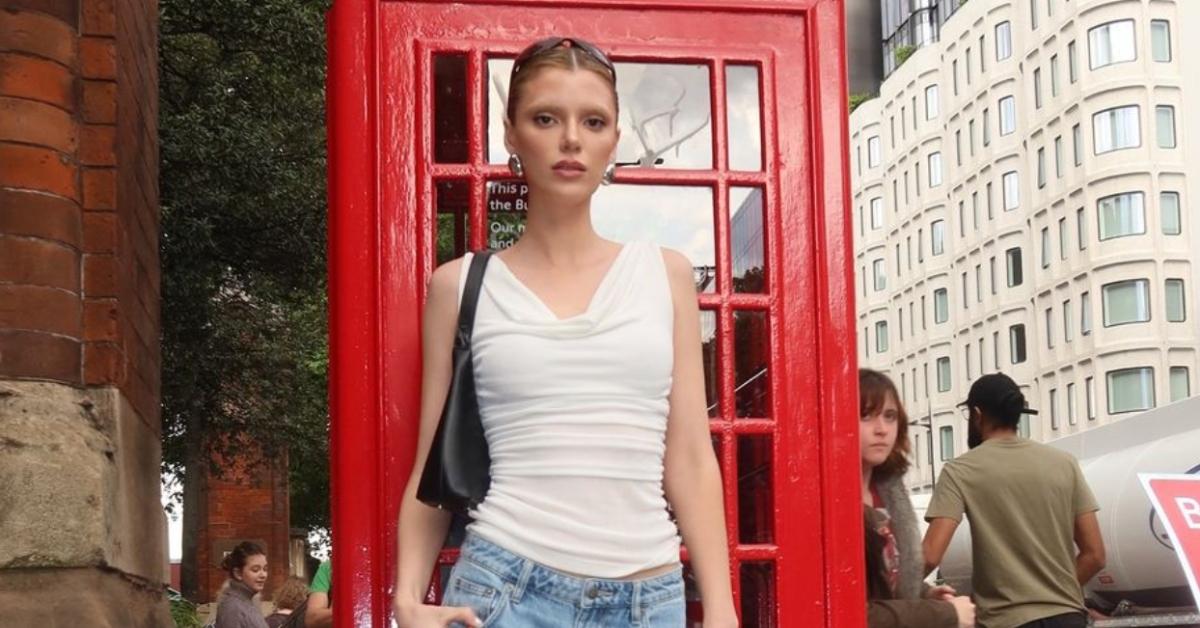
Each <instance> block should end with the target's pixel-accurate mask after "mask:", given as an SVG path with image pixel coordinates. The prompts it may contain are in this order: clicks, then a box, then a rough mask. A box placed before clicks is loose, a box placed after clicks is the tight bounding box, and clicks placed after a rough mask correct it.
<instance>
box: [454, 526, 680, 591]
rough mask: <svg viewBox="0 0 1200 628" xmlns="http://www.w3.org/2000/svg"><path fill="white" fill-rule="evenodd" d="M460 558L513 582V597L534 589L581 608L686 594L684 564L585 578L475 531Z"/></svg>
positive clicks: (468, 536) (465, 544) (467, 540)
mask: <svg viewBox="0 0 1200 628" xmlns="http://www.w3.org/2000/svg"><path fill="white" fill-rule="evenodd" d="M460 560H466V561H468V562H470V563H472V564H474V565H476V566H478V567H480V568H482V569H486V570H488V571H490V572H492V573H493V574H495V575H496V576H497V577H499V578H501V579H503V580H505V581H506V582H507V583H509V584H510V585H512V587H513V601H520V599H521V596H522V595H524V594H526V593H528V592H531V591H532V592H536V593H537V594H538V595H541V596H546V597H551V598H555V599H558V600H560V601H562V602H564V603H567V604H571V605H574V606H577V607H579V608H593V607H626V608H645V607H648V606H653V605H656V604H659V603H661V602H665V601H668V600H673V599H675V598H676V597H682V596H683V577H682V572H683V567H682V566H679V567H676V568H675V569H673V570H671V571H670V572H668V573H665V574H661V575H657V576H652V577H649V578H643V579H638V580H612V579H607V578H583V577H579V576H574V575H571V574H568V573H563V572H561V571H558V570H556V569H551V568H550V567H547V566H545V565H542V564H540V563H536V562H534V561H531V560H529V559H528V558H524V557H522V556H519V555H517V554H514V553H512V552H510V551H508V550H506V549H504V548H502V547H500V546H499V545H496V544H495V543H492V542H490V541H487V540H485V539H483V538H481V537H479V536H478V535H475V534H468V535H467V539H466V541H465V542H464V543H463V546H462V553H461V555H460Z"/></svg>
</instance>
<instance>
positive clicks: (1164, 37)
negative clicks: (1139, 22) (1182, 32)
mask: <svg viewBox="0 0 1200 628" xmlns="http://www.w3.org/2000/svg"><path fill="white" fill-rule="evenodd" d="M1150 50H1151V52H1152V56H1153V57H1154V60H1155V61H1157V62H1158V63H1167V62H1169V61H1170V60H1171V23H1170V22H1168V21H1166V20H1150Z"/></svg>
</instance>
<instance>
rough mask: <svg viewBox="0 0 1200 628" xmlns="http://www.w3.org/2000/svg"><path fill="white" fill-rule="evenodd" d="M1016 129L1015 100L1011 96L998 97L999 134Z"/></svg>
mask: <svg viewBox="0 0 1200 628" xmlns="http://www.w3.org/2000/svg"><path fill="white" fill-rule="evenodd" d="M1016 130H1017V101H1016V99H1015V98H1013V97H1012V96H1005V97H1004V98H1001V99H1000V135H1009V134H1011V133H1012V132H1014V131H1016Z"/></svg>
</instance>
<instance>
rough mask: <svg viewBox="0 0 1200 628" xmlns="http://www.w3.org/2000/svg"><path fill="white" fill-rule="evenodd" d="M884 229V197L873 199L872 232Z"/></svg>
mask: <svg viewBox="0 0 1200 628" xmlns="http://www.w3.org/2000/svg"><path fill="white" fill-rule="evenodd" d="M882 228H883V197H881V196H876V197H875V198H873V199H871V230H872V231H875V230H876V229H882Z"/></svg>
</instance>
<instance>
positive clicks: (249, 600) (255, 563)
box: [214, 541, 268, 628]
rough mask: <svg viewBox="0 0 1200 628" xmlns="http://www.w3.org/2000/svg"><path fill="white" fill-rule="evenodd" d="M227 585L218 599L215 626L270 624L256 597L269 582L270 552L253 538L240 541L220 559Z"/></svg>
mask: <svg viewBox="0 0 1200 628" xmlns="http://www.w3.org/2000/svg"><path fill="white" fill-rule="evenodd" d="M221 569H224V570H225V573H227V574H229V582H228V587H227V588H226V589H225V592H224V593H222V594H221V599H220V601H219V602H217V620H216V623H215V624H214V626H216V628H268V626H267V620H266V619H265V618H263V614H262V611H260V610H259V608H258V604H257V603H256V602H255V601H254V598H255V596H257V595H258V594H259V593H262V590H263V587H265V586H267V552H266V550H264V549H263V548H262V546H261V545H259V544H257V543H253V542H251V541H242V542H241V543H238V544H237V545H236V546H235V547H234V548H233V551H231V552H229V554H227V555H226V556H225V558H224V559H223V560H222V561H221Z"/></svg>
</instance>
